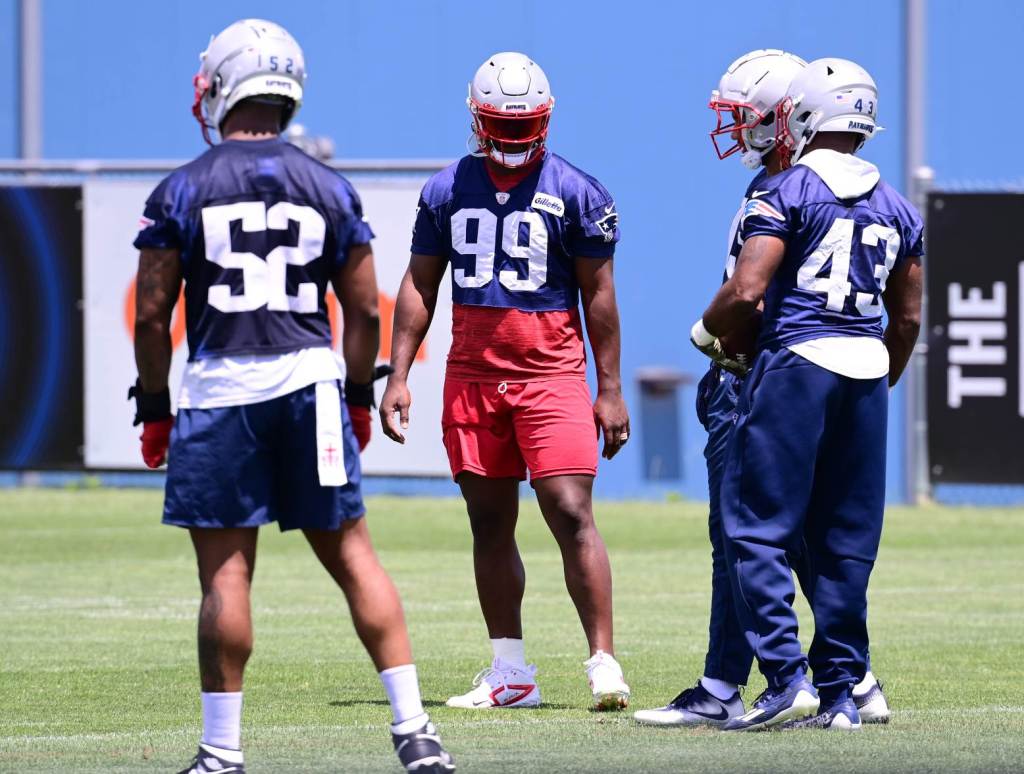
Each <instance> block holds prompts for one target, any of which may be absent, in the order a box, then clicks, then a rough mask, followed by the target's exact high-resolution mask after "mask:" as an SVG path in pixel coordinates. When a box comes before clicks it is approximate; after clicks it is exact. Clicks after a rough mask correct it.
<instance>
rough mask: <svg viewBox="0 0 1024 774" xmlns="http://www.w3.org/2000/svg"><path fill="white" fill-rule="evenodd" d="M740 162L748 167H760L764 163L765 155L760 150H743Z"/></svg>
mask: <svg viewBox="0 0 1024 774" xmlns="http://www.w3.org/2000/svg"><path fill="white" fill-rule="evenodd" d="M740 162H741V163H742V164H743V166H745V167H746V168H747V169H751V170H753V169H760V168H761V167H762V166H763V165H764V155H763V154H762V153H760V152H759V151H743V155H741V156H740Z"/></svg>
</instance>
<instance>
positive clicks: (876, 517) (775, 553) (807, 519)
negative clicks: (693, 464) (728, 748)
mask: <svg viewBox="0 0 1024 774" xmlns="http://www.w3.org/2000/svg"><path fill="white" fill-rule="evenodd" d="M788 91H789V96H788V97H787V98H786V100H785V101H784V102H783V103H782V105H781V106H780V109H779V111H778V113H779V118H778V121H777V135H776V142H777V145H778V147H777V152H778V153H779V154H780V155H781V159H782V167H783V169H784V171H783V172H782V173H780V174H778V175H774V176H772V177H769V178H766V179H765V180H763V181H762V182H761V184H760V185H759V186H758V189H759V190H758V192H757V193H756V194H755V193H754V192H752V193H751V198H750V199H749V200H748V201H747V203H746V204H745V205H744V208H743V214H742V216H741V218H740V225H739V230H740V235H741V237H742V239H743V247H742V249H741V251H740V254H739V258H738V260H737V263H736V269H735V272H734V273H733V276H732V277H731V278H730V279H729V280H728V281H727V282H726V283H725V284H724V285H723V286H722V288H721V289H720V290H719V292H718V294H717V295H716V296H715V298H714V300H713V301H712V303H711V305H710V306H709V307H708V309H707V310H706V311H705V312H704V315H703V317H702V318H701V319H700V320H698V321H697V322H696V323H695V324H694V326H693V329H692V331H691V338H692V339H693V342H694V344H695V345H696V346H697V347H698V348H699V349H701V350H702V351H703V352H705V353H707V354H709V355H710V356H711V357H712V358H713V359H716V358H717V359H721V358H722V357H723V347H722V344H721V338H720V337H722V336H725V335H727V334H728V333H729V332H731V331H733V330H735V329H737V327H739V326H740V325H742V324H743V322H744V321H745V320H746V319H748V318H749V317H750V316H751V315H752V314H754V313H755V310H756V309H757V307H758V305H759V304H761V303H762V302H763V308H764V312H763V324H762V330H761V335H760V340H759V352H758V354H757V357H756V359H755V361H754V363H753V366H752V368H751V370H750V373H749V374H748V375H747V377H746V379H745V380H744V382H743V386H742V389H741V392H740V396H739V400H738V404H737V410H736V414H737V417H736V422H735V427H734V429H733V431H732V434H731V435H730V438H729V441H728V448H727V451H726V461H725V472H724V475H723V480H722V488H721V493H720V507H721V510H722V523H723V529H724V532H725V549H726V557H727V561H728V569H729V574H730V579H731V581H732V585H733V593H734V595H735V598H736V609H737V610H738V612H739V614H740V619H741V621H742V625H743V628H744V630H745V631H746V632H747V635H748V639H749V642H750V646H751V648H752V649H753V650H754V653H755V655H756V656H757V660H758V665H759V667H760V669H761V672H762V673H763V674H764V676H765V678H766V680H767V682H768V687H767V689H766V690H765V692H764V693H762V694H761V696H759V697H758V699H757V700H756V701H755V702H754V705H753V708H752V709H751V710H750V711H749V712H747V713H745V714H743V715H741V716H739V717H734V718H732V719H731V720H729V721H728V722H727V723H726V724H725V725H724V726H723V728H724V729H725V730H758V729H762V728H768V727H772V726H778V725H780V724H781V725H782V726H783V727H786V728H794V727H813V728H832V729H850V730H853V729H858V728H860V725H861V718H860V713H859V711H858V708H857V705H856V703H855V702H854V700H853V690H854V686H856V685H857V684H858V683H859V682H861V681H862V680H863V679H864V678H865V675H866V672H867V652H868V635H867V585H868V579H869V577H870V574H871V569H872V567H873V565H874V561H875V557H876V555H877V551H878V544H879V539H880V537H881V529H882V515H883V510H884V502H885V454H886V415H887V409H888V388H889V387H890V386H892V385H894V384H895V383H896V381H897V380H898V379H899V377H900V374H901V373H902V372H903V369H904V368H905V367H906V364H907V361H908V360H909V358H910V354H911V351H912V348H913V345H914V342H915V340H916V338H917V333H918V329H919V325H920V308H921V287H922V281H921V257H922V255H923V253H924V245H923V237H922V232H923V224H922V222H921V218H920V216H919V214H918V213H917V211H916V210H915V209H914V207H913V206H912V205H911V204H910V203H908V202H907V201H906V200H905V199H904V198H903V197H902V196H900V195H899V194H898V193H897V192H896V191H895V190H893V189H892V188H891V187H890V186H889V185H887V184H886V183H885V182H884V181H882V180H881V178H880V176H879V173H878V169H877V168H876V167H875V166H874V165H873V164H871V163H869V162H867V161H863V160H861V159H859V158H857V157H856V156H855V155H854V154H855V153H856V151H857V150H859V149H860V147H861V146H862V145H863V144H864V142H865V141H866V140H867V139H870V138H871V137H872V136H874V134H875V133H876V131H877V130H878V125H877V123H876V116H877V110H878V91H877V88H876V86H875V83H874V81H873V80H872V78H871V76H870V75H868V73H867V72H865V71H864V69H863V68H861V67H860V66H858V65H856V64H854V63H853V62H849V61H846V60H842V59H819V60H816V61H814V62H812V63H811V64H809V65H808V66H807V67H806V68H805V69H804V70H803V71H802V72H800V73H799V74H798V75H797V76H796V77H795V78H794V80H793V82H792V83H791V84H790V86H789V89H788ZM883 305H884V307H885V311H886V312H887V315H888V324H887V326H886V327H885V329H884V330H883V328H882V307H883ZM801 548H802V550H803V553H804V561H806V562H807V564H808V569H807V570H806V572H807V573H808V574H809V576H810V578H811V579H812V583H811V584H810V586H809V587H808V585H807V584H806V583H805V586H804V590H805V593H807V596H808V600H809V602H810V606H811V610H812V611H813V614H814V620H815V634H814V640H813V642H812V644H811V647H810V650H809V653H808V655H807V656H805V655H804V654H803V652H802V650H801V646H800V642H799V640H798V638H797V620H796V615H795V613H794V611H793V607H792V600H793V596H794V591H795V590H794V588H793V579H792V574H791V572H790V570H791V567H790V561H789V556H790V555H792V554H794V553H796V552H798V551H800V550H801ZM808 668H810V669H811V670H812V671H813V676H814V684H813V685H812V684H811V683H810V682H809V681H808V679H807V676H806V675H807V671H808Z"/></svg>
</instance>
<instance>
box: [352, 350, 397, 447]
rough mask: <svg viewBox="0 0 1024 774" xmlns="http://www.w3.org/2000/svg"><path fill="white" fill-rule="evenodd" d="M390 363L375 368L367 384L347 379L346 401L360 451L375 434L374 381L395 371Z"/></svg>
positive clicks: (375, 403)
mask: <svg viewBox="0 0 1024 774" xmlns="http://www.w3.org/2000/svg"><path fill="white" fill-rule="evenodd" d="M394 370H395V369H393V368H392V367H391V366H389V365H379V366H377V367H376V368H374V369H373V378H372V379H370V381H369V383H367V384H358V383H357V382H353V381H352V380H351V379H349V378H347V377H346V379H345V403H347V404H348V415H349V418H350V419H351V420H352V432H353V433H355V436H356V440H357V441H359V451H360V452H361V451H363V450H364V449H365V448H366V446H367V444H369V443H370V436H371V435H373V422H372V421H371V420H370V408H371V407H372V406H376V405H377V402H376V401H375V400H374V399H373V383H374V382H375V381H377V380H378V379H383V378H384V377H385V376H388V375H389V374H391V373H393V372H394Z"/></svg>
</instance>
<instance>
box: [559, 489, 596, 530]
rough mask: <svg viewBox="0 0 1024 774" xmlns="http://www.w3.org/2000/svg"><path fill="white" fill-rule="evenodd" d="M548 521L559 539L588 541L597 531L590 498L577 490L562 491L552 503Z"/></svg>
mask: <svg viewBox="0 0 1024 774" xmlns="http://www.w3.org/2000/svg"><path fill="white" fill-rule="evenodd" d="M548 510H549V511H550V516H549V518H548V523H549V524H550V525H551V529H552V531H553V532H554V533H555V536H556V537H557V538H558V539H559V540H563V539H564V540H571V541H574V542H577V543H585V542H587V541H588V540H589V539H590V537H591V534H592V533H593V532H594V531H595V529H596V527H595V526H594V513H593V509H592V507H591V504H590V498H589V497H587V496H585V495H580V494H578V493H575V492H571V491H567V492H561V493H559V494H558V496H556V497H555V498H554V500H553V502H552V503H551V504H550V506H549V508H548Z"/></svg>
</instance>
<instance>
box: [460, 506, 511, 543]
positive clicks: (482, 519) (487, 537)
mask: <svg viewBox="0 0 1024 774" xmlns="http://www.w3.org/2000/svg"><path fill="white" fill-rule="evenodd" d="M469 527H470V531H471V532H472V533H473V546H474V548H476V549H478V550H480V549H485V550H486V549H491V548H502V547H507V546H509V545H515V534H516V530H515V520H509V519H507V518H501V517H500V516H498V515H497V514H477V516H476V517H474V516H473V514H472V513H471V514H470V518H469Z"/></svg>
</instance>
